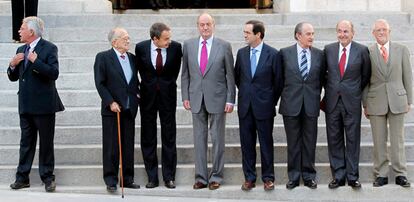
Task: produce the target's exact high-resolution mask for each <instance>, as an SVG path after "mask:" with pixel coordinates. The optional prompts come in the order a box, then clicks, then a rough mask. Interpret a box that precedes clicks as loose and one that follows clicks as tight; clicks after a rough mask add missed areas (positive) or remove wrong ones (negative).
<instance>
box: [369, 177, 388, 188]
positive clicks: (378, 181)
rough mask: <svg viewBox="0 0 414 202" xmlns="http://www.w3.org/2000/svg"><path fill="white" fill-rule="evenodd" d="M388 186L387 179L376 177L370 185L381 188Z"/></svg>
mask: <svg viewBox="0 0 414 202" xmlns="http://www.w3.org/2000/svg"><path fill="white" fill-rule="evenodd" d="M386 184H388V177H377V178H376V179H375V181H374V183H372V186H374V187H382V186H384V185H386Z"/></svg>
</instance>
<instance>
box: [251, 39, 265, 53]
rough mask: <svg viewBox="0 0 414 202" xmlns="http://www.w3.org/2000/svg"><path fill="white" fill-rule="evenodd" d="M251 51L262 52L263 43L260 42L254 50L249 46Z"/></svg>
mask: <svg viewBox="0 0 414 202" xmlns="http://www.w3.org/2000/svg"><path fill="white" fill-rule="evenodd" d="M252 49H255V50H257V52H262V49H263V41H262V42H260V43H259V45H258V46H256V47H255V48H253V47H251V46H250V50H252Z"/></svg>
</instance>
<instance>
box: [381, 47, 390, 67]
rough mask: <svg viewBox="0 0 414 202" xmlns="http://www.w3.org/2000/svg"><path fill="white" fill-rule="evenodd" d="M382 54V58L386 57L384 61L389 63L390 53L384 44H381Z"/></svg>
mask: <svg viewBox="0 0 414 202" xmlns="http://www.w3.org/2000/svg"><path fill="white" fill-rule="evenodd" d="M381 55H382V58H383V59H384V62H385V63H387V62H388V54H387V49H385V47H384V46H381Z"/></svg>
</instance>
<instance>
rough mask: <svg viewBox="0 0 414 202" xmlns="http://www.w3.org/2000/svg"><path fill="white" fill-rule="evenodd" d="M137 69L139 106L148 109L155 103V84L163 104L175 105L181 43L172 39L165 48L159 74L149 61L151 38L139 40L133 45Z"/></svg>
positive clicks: (174, 106) (172, 106)
mask: <svg viewBox="0 0 414 202" xmlns="http://www.w3.org/2000/svg"><path fill="white" fill-rule="evenodd" d="M135 55H136V58H137V60H136V61H137V62H136V65H137V69H138V71H139V74H140V76H141V85H140V87H141V88H140V92H141V98H142V99H141V108H142V109H150V108H151V106H152V105H153V104H154V103H155V98H156V95H157V86H158V87H159V93H160V96H161V101H162V102H163V104H164V106H169V107H171V108H174V109H175V108H176V106H177V82H176V81H177V77H178V74H179V73H180V68H181V57H182V51H181V44H180V43H178V42H175V41H172V42H171V44H170V46H169V47H168V48H167V58H166V61H165V64H164V66H163V69H162V73H161V75H160V76H158V75H157V71H156V70H155V67H154V66H153V64H152V62H151V40H146V41H143V42H140V43H138V44H137V45H136V47H135Z"/></svg>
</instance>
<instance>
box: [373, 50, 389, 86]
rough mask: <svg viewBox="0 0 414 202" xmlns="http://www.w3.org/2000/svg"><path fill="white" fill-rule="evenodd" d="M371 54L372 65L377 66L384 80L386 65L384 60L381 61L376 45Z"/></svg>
mask: <svg viewBox="0 0 414 202" xmlns="http://www.w3.org/2000/svg"><path fill="white" fill-rule="evenodd" d="M371 51H372V54H373V55H374V57H373V59H374V61H373V62H374V64H377V67H378V71H379V73H380V74H381V75H382V76H383V77H384V78H385V77H386V75H387V71H386V65H387V64H385V62H384V60H383V59H382V56H381V53H380V51H379V50H378V47H377V44H376V43H375V44H374V45H373V46H372V48H371Z"/></svg>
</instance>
